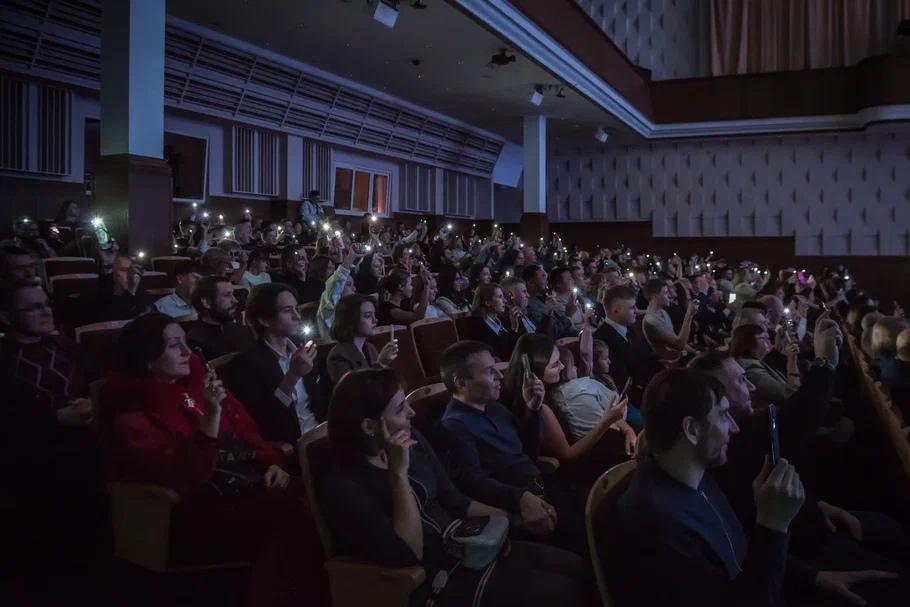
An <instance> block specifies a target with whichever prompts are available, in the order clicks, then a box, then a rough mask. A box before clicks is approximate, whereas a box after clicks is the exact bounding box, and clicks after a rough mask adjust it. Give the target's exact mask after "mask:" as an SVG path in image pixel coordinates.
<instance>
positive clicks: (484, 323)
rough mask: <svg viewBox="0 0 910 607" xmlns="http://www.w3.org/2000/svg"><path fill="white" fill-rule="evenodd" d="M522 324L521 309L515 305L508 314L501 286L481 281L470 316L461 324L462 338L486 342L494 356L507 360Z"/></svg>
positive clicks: (460, 332) (460, 333)
mask: <svg viewBox="0 0 910 607" xmlns="http://www.w3.org/2000/svg"><path fill="white" fill-rule="evenodd" d="M504 322H505V323H506V324H505V325H504V324H503V323H504ZM519 324H520V320H519V318H518V308H516V307H513V308H512V309H511V310H510V312H509V316H508V317H506V302H505V297H504V296H503V294H502V288H500V286H499V285H498V284H496V283H492V282H491V283H487V284H481V285H480V286H478V287H477V290H476V291H475V292H474V306H473V309H472V311H471V316H470V317H469V318H467V319H465V320H464V322H462V323H461V324H460V325H459V328H458V330H459V337H461V339H469V340H474V341H479V342H482V343H485V344H487V346H489V347H490V350H491V351H492V352H493V356H494V357H496V358H497V359H498V360H500V361H507V360H509V358H511V356H512V348H514V347H515V342H516V340H518V329H519Z"/></svg>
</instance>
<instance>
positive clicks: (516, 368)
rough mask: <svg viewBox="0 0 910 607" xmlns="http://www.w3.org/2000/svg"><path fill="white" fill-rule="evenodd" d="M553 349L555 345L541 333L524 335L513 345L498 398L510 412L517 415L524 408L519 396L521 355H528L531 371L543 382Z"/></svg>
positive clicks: (522, 378)
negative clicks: (500, 394)
mask: <svg viewBox="0 0 910 607" xmlns="http://www.w3.org/2000/svg"><path fill="white" fill-rule="evenodd" d="M555 347H556V343H555V342H554V341H553V340H552V339H550V337H549V336H547V335H542V334H541V333H526V334H525V335H522V336H521V337H520V338H519V339H518V341H517V342H516V343H515V348H514V349H513V350H512V358H511V359H510V360H509V368H508V369H506V374H505V377H504V378H503V380H502V396H501V397H500V400H501V401H502V402H503V403H504V404H505V405H506V406H507V407H510V408H511V409H512V411H514V412H516V413H517V412H520V411H521V408H522V407H524V401H523V400H522V396H521V385H522V382H523V381H524V366H523V365H522V362H521V356H522V354H527V355H528V362H530V363H531V371H532V372H533V373H534V375H536V376H537V377H538V378H539V379H540V380H541V381H543V372H544V369H546V368H547V364H548V363H549V362H550V357H551V356H553V349H554V348H555Z"/></svg>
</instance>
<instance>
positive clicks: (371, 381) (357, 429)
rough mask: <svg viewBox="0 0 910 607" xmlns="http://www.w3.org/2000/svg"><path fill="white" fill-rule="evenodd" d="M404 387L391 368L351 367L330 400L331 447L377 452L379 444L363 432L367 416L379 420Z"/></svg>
mask: <svg viewBox="0 0 910 607" xmlns="http://www.w3.org/2000/svg"><path fill="white" fill-rule="evenodd" d="M399 390H401V384H400V382H399V380H398V375H397V374H396V373H395V371H393V370H391V369H360V370H358V371H348V372H347V373H345V374H344V376H343V377H342V378H341V380H340V381H339V382H338V383H337V384H336V385H335V389H334V390H333V391H332V400H331V401H330V403H329V413H328V420H327V421H328V430H329V439H330V440H331V441H332V447H334V448H336V449H339V450H341V451H347V452H348V453H351V452H354V453H359V454H363V455H375V454H376V452H377V448H376V444H375V443H374V442H373V441H371V440H370V438H369V437H367V436H366V435H365V434H364V433H363V429H362V428H361V423H362V422H363V420H365V419H372V420H379V418H380V417H382V412H383V411H384V410H385V408H386V407H387V406H388V404H389V401H391V400H392V398H393V397H394V396H395V395H396V394H397V393H398V391H399Z"/></svg>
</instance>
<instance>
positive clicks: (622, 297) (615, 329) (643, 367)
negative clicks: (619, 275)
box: [594, 285, 660, 405]
mask: <svg viewBox="0 0 910 607" xmlns="http://www.w3.org/2000/svg"><path fill="white" fill-rule="evenodd" d="M603 305H604V311H605V312H606V317H604V323H603V324H602V325H601V326H600V328H599V329H598V330H597V331H596V332H595V333H594V339H601V340H603V341H604V342H605V343H606V344H607V347H608V348H609V349H610V376H611V377H612V378H613V381H614V382H616V385H617V386H624V385H625V384H626V380H627V379H629V378H630V377H631V378H632V386H631V387H630V389H629V400H630V402H632V403H634V404H636V405H637V404H639V403H641V397H642V394H644V390H645V386H647V385H648V382H649V381H651V378H652V377H654V374H655V373H657V372H658V371H659V370H660V365H659V363H658V362H657V357H656V356H655V355H654V352H653V351H652V350H651V348H650V347H649V346H648V344H647V343H646V342H645V341H644V340H643V339H642V338H641V336H640V335H639V334H638V333H636V332H635V331H633V327H634V326H635V291H633V290H632V289H630V288H629V287H626V286H622V285H620V286H617V287H611V288H610V289H608V290H607V292H606V293H605V294H604V300H603Z"/></svg>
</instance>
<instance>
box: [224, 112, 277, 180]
mask: <svg viewBox="0 0 910 607" xmlns="http://www.w3.org/2000/svg"><path fill="white" fill-rule="evenodd" d="M232 140H233V148H232V158H233V180H232V183H233V190H234V191H235V192H237V193H240V194H259V195H262V196H277V195H278V184H279V178H280V173H281V171H280V168H281V167H280V164H279V162H280V161H279V145H280V139H279V136H278V135H277V134H275V133H267V132H265V131H260V130H257V129H251V128H249V127H245V126H235V127H234V129H233V137H232Z"/></svg>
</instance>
